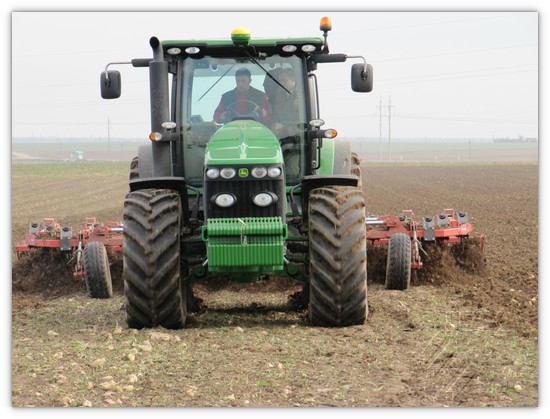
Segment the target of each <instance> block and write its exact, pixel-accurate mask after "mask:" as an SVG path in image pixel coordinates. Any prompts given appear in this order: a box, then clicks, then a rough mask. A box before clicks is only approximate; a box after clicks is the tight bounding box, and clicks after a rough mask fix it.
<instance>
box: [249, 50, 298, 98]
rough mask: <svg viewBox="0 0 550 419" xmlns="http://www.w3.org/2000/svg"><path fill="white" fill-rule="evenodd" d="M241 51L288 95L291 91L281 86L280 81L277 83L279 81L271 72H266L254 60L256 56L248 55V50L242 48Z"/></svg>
mask: <svg viewBox="0 0 550 419" xmlns="http://www.w3.org/2000/svg"><path fill="white" fill-rule="evenodd" d="M243 51H244V52H245V54H246V55H248V58H249V60H250V61H251V62H252V63H254V64H256V65H257V66H258V67H260V68H261V69H262V70H263V71H264V73H265V74H266V75H267V76H268V77H269V78H270V79H271V80H273V81H274V82H275V83H277V84H278V85H279V86H281V87H282V88H283V89H285V91H286V92H287V93H288V94H289V95H290V94H291V93H290V90H288V89H287V88H286V87H285V86H283V85H282V84H281V83H279V81H278V80H277V79H276V78H275V77H273V76H272V75H271V74H269V72H268V71H267V70H266V69H265V68H264V67H263V66H262V65H261V64H260V63H259V62H258V60H256V58H254V57H253V56H252V55H250V54H249V52H248V51H247V50H245V49H243Z"/></svg>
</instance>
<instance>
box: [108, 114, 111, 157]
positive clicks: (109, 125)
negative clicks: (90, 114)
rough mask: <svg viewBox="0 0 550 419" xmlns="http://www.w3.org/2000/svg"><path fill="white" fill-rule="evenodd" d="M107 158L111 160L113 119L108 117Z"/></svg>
mask: <svg viewBox="0 0 550 419" xmlns="http://www.w3.org/2000/svg"><path fill="white" fill-rule="evenodd" d="M107 158H108V159H109V160H111V118H109V117H107Z"/></svg>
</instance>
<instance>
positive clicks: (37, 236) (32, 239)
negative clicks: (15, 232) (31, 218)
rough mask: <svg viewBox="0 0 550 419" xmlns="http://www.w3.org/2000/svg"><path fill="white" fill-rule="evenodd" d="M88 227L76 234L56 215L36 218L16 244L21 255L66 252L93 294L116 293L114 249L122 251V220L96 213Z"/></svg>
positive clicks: (102, 296) (78, 275)
mask: <svg viewBox="0 0 550 419" xmlns="http://www.w3.org/2000/svg"><path fill="white" fill-rule="evenodd" d="M83 224H84V228H83V229H82V230H80V231H79V232H78V233H77V234H73V229H72V227H70V226H63V227H62V226H61V225H60V224H59V223H57V222H56V221H55V219H54V218H44V220H43V222H42V223H38V222H32V223H31V224H30V226H29V232H28V233H27V235H26V236H25V240H24V241H23V242H21V243H18V244H17V245H16V246H15V251H16V254H17V257H18V258H21V257H22V256H24V255H27V254H30V253H33V252H36V251H39V250H41V249H42V250H45V249H50V250H51V251H52V252H58V251H60V252H66V253H67V254H69V255H72V259H71V260H73V261H74V272H73V273H74V276H76V277H84V278H85V279H86V286H87V289H88V295H89V296H90V297H92V298H109V297H111V296H112V281H111V271H110V267H109V257H108V253H110V252H121V251H122V228H123V227H122V224H121V223H118V222H114V221H108V222H105V223H99V222H98V221H97V220H96V218H95V217H90V218H85V219H84V221H83Z"/></svg>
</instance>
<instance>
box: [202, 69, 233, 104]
mask: <svg viewBox="0 0 550 419" xmlns="http://www.w3.org/2000/svg"><path fill="white" fill-rule="evenodd" d="M233 67H235V64H233V65H232V66H231V67H229V68H228V69H227V71H226V72H225V73H223V74H222V75H221V76H220V78H219V79H218V80H216V82H215V83H214V84H213V85H212V86H210V88H209V89H208V90H207V91H206V92H204V94H203V95H202V96H201V97H200V98H199V100H198V101H199V102H200V100H201V99H202V98H203V97H205V96H206V95H207V94H208V92H209V91H210V90H212V89H213V88H214V86H215V85H216V84H218V82H219V81H220V80H221V79H223V78H224V77H225V75H226V74H227V73H229V72H230V71H231V69H232V68H233Z"/></svg>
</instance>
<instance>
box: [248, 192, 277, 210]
mask: <svg viewBox="0 0 550 419" xmlns="http://www.w3.org/2000/svg"><path fill="white" fill-rule="evenodd" d="M252 201H254V203H255V204H256V205H257V206H259V207H267V206H269V205H271V204H273V203H274V202H277V196H276V195H274V194H271V193H269V192H260V193H259V194H256V195H254V198H252Z"/></svg>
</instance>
